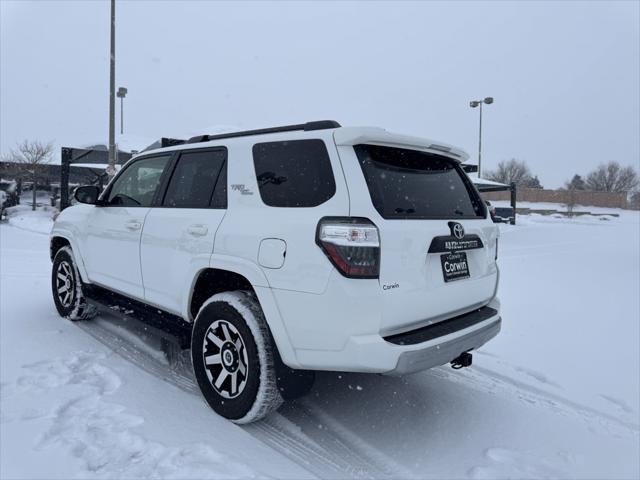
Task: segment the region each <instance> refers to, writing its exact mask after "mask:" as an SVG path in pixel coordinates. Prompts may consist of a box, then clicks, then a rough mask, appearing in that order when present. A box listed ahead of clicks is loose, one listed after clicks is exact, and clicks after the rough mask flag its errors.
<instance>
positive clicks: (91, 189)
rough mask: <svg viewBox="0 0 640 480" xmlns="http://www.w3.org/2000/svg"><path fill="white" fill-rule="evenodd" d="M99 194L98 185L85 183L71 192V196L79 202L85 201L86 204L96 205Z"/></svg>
mask: <svg viewBox="0 0 640 480" xmlns="http://www.w3.org/2000/svg"><path fill="white" fill-rule="evenodd" d="M99 196H100V187H98V186H96V185H85V186H84V187H78V188H76V191H75V192H74V193H73V198H75V199H76V200H77V201H78V202H80V203H86V204H88V205H96V204H97V203H98V197H99Z"/></svg>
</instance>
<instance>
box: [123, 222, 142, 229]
mask: <svg viewBox="0 0 640 480" xmlns="http://www.w3.org/2000/svg"><path fill="white" fill-rule="evenodd" d="M124 226H125V227H127V228H128V229H129V230H140V229H141V228H142V223H140V222H138V221H137V220H131V221H129V222H127V223H125V224H124Z"/></svg>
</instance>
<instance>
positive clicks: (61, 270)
mask: <svg viewBox="0 0 640 480" xmlns="http://www.w3.org/2000/svg"><path fill="white" fill-rule="evenodd" d="M56 292H57V295H58V300H59V301H60V303H61V304H62V306H63V307H65V308H67V307H69V306H70V305H71V302H73V297H74V292H75V278H74V276H73V269H72V267H71V265H70V264H69V262H67V261H62V262H60V264H59V265H58V271H57V272H56Z"/></svg>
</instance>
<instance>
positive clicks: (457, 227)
mask: <svg viewBox="0 0 640 480" xmlns="http://www.w3.org/2000/svg"><path fill="white" fill-rule="evenodd" d="M449 228H450V229H451V235H453V236H454V237H456V238H457V239H458V240H462V239H463V238H464V227H463V226H462V224H460V223H458V222H449Z"/></svg>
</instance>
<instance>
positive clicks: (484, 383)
mask: <svg viewBox="0 0 640 480" xmlns="http://www.w3.org/2000/svg"><path fill="white" fill-rule="evenodd" d="M51 213H52V212H51V211H42V210H40V211H38V212H35V213H32V212H30V211H28V209H24V208H22V207H20V208H18V209H16V210H14V211H13V212H12V215H11V217H10V218H9V221H8V223H5V224H2V225H0V254H1V257H0V273H1V276H0V282H1V283H0V285H1V291H0V380H1V384H0V388H1V390H0V401H1V403H0V413H1V415H0V477H2V478H72V477H80V478H132V477H140V478H150V477H154V478H158V477H162V478H237V477H243V478H251V477H278V478H313V477H321V478H345V477H352V478H372V477H373V478H381V477H394V478H550V477H552V478H638V477H639V476H640V460H639V452H640V417H639V411H640V408H639V403H640V346H639V345H640V341H639V340H640V328H639V325H640V297H639V294H638V292H639V291H640V257H639V255H640V252H639V249H640V247H639V245H640V215H639V214H638V213H637V212H624V211H616V213H620V217H619V218H612V217H606V218H604V219H599V218H595V217H579V218H575V219H566V218H555V217H543V216H538V215H530V216H526V217H525V216H520V217H519V218H518V225H516V226H510V225H501V226H500V228H501V230H502V237H501V240H500V253H499V264H500V267H501V273H502V278H501V287H500V296H501V299H502V303H503V318H504V323H503V331H502V332H501V334H500V335H499V336H498V337H497V338H496V339H494V340H493V341H492V342H490V343H489V344H488V345H486V346H485V347H484V348H483V349H482V350H481V351H480V352H478V353H477V354H476V355H474V365H473V366H472V367H471V368H469V369H464V370H460V371H454V370H452V369H450V368H448V367H441V368H436V369H433V370H431V371H428V372H424V373H419V374H416V375H413V376H409V377H406V378H392V377H384V376H376V375H355V374H337V373H323V374H320V375H319V376H318V381H317V383H316V386H315V387H314V389H313V391H312V393H311V395H310V396H308V397H306V398H304V399H302V400H300V401H297V402H294V403H292V404H289V405H285V406H284V407H283V408H282V409H281V410H280V411H279V412H278V413H276V414H274V415H272V416H271V417H269V418H267V419H266V420H264V421H262V422H260V423H257V424H254V425H250V426H247V427H239V426H236V425H234V424H231V423H230V422H227V421H226V420H223V419H222V418H220V417H217V416H216V415H215V414H213V413H212V412H211V411H210V410H209V409H208V408H207V407H206V406H205V404H204V402H203V401H202V400H201V398H200V396H199V394H198V392H197V389H196V387H195V385H194V383H193V380H192V378H191V376H190V374H189V372H188V369H186V368H185V367H184V366H182V365H180V364H179V363H178V364H172V365H169V363H168V362H167V361H166V360H165V359H164V357H163V356H162V353H161V352H160V350H159V349H158V347H157V339H153V338H151V337H148V336H145V335H137V334H135V333H132V329H131V328H130V327H127V326H126V325H122V324H121V323H120V322H118V321H115V320H113V319H107V318H97V319H95V320H94V321H91V322H86V323H84V324H72V323H70V322H67V321H64V320H63V319H61V318H59V317H58V316H57V314H56V311H55V308H54V306H53V302H52V300H51V298H50V291H49V288H50V287H49V269H50V262H49V258H48V237H47V233H48V230H49V228H50V225H51V220H50V217H51Z"/></svg>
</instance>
